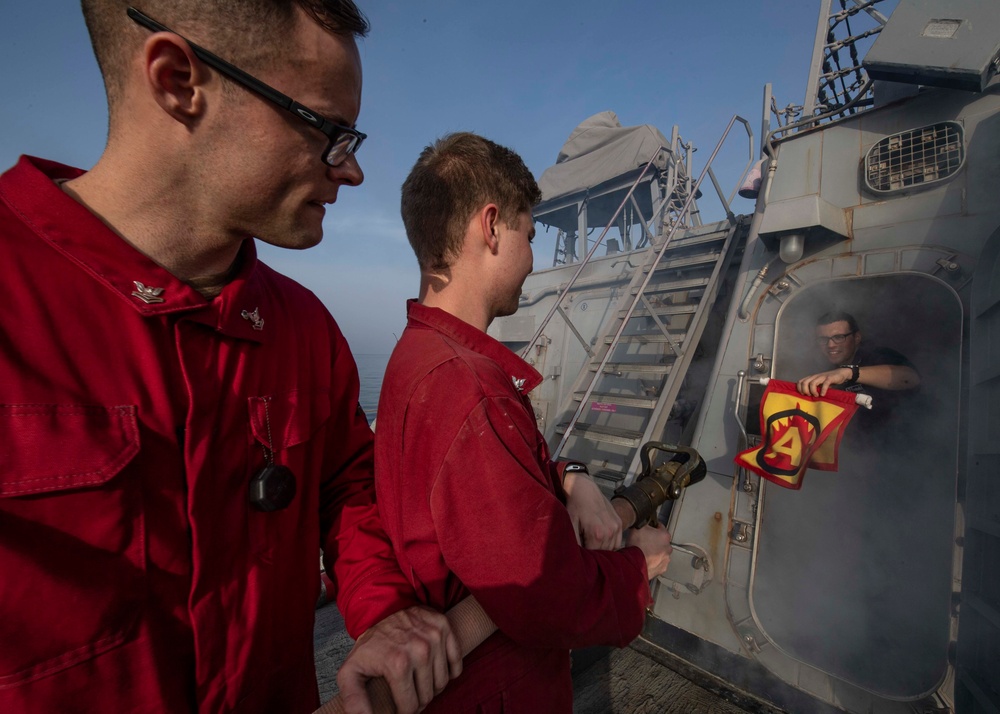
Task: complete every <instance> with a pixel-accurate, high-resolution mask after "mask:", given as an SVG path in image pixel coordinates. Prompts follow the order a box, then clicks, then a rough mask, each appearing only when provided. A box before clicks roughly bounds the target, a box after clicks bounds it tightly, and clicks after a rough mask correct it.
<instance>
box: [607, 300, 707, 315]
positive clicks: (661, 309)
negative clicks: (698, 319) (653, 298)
mask: <svg viewBox="0 0 1000 714" xmlns="http://www.w3.org/2000/svg"><path fill="white" fill-rule="evenodd" d="M653 308H654V311H655V313H656V314H657V315H693V314H694V313H695V312H697V311H698V304H697V303H679V304H673V303H671V304H668V305H653ZM627 314H628V310H620V311H619V312H618V317H625V315H627ZM649 314H650V313H649V310H647V309H646V307H645V306H643V307H637V308H636V309H635V310H633V311H632V317H648V316H649Z"/></svg>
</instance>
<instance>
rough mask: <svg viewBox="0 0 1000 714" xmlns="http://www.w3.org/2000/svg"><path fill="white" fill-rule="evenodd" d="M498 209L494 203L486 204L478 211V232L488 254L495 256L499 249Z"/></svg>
mask: <svg viewBox="0 0 1000 714" xmlns="http://www.w3.org/2000/svg"><path fill="white" fill-rule="evenodd" d="M499 224H500V209H499V208H497V205H496V204H495V203H487V204H486V205H485V206H483V207H482V208H481V209H480V210H479V230H480V232H481V233H482V237H483V241H484V242H485V243H486V247H487V248H489V251H490V253H492V254H493V255H496V254H497V251H498V250H499V249H500V236H499V233H498V227H499Z"/></svg>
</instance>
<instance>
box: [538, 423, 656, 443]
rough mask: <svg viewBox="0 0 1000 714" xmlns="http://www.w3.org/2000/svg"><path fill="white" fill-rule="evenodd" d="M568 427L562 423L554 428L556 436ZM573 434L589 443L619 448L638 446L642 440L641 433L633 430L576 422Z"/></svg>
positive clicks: (567, 424)
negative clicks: (589, 441) (600, 443)
mask: <svg viewBox="0 0 1000 714" xmlns="http://www.w3.org/2000/svg"><path fill="white" fill-rule="evenodd" d="M568 427H569V422H564V423H562V424H559V425H558V426H556V433H557V434H565V433H566V429H567V428H568ZM573 433H574V434H577V435H579V436H582V437H583V438H584V439H590V440H591V441H603V442H605V443H607V444H618V445H620V446H638V445H639V442H640V441H641V440H642V432H641V431H636V430H634V429H620V428H617V427H613V426H598V425H597V424H587V423H585V422H577V424H576V426H575V427H573Z"/></svg>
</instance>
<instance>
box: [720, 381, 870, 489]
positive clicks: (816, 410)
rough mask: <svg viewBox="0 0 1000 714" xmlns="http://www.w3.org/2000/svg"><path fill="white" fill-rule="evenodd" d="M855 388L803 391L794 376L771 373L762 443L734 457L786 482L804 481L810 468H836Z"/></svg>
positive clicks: (793, 484) (763, 409)
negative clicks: (822, 394) (777, 376)
mask: <svg viewBox="0 0 1000 714" xmlns="http://www.w3.org/2000/svg"><path fill="white" fill-rule="evenodd" d="M854 400H855V395H854V393H853V392H845V391H842V390H839V389H831V390H829V391H828V392H827V393H826V396H825V397H810V396H807V395H805V394H799V391H798V390H797V389H796V388H795V384H794V383H793V382H782V381H779V380H776V379H772V380H770V381H769V382H768V383H767V389H766V390H764V396H763V397H762V398H761V400H760V425H761V434H762V436H763V441H761V444H760V446H755V447H754V448H752V449H747V450H746V451H741V452H740V453H739V454H737V456H736V463H737V464H739V465H740V466H743V467H744V468H748V469H750V470H751V471H754V472H756V473H758V474H760V475H761V476H763V477H764V478H766V479H767V480H769V481H773V482H774V483H776V484H778V485H779V486H784V487H785V488H793V489H799V488H801V487H802V476H803V475H804V474H805V472H806V469H819V470H821V471H836V470H837V449H838V447H839V446H840V439H841V438H842V437H843V435H844V428H845V427H846V426H847V422H849V421H850V420H851V417H852V416H854V412H855V411H856V410H857V408H858V407H857V404H855V401H854Z"/></svg>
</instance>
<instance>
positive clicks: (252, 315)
mask: <svg viewBox="0 0 1000 714" xmlns="http://www.w3.org/2000/svg"><path fill="white" fill-rule="evenodd" d="M240 317H242V318H243V319H244V320H249V321H250V325H251V326H252V327H253V329H255V330H263V329H264V318H262V317H261V316H260V308H259V307H255V308H254V309H253V312H251V311H249V310H244V311H243V312H241V313H240Z"/></svg>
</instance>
